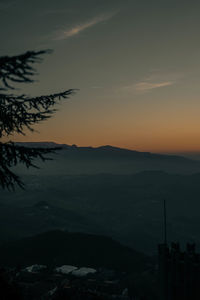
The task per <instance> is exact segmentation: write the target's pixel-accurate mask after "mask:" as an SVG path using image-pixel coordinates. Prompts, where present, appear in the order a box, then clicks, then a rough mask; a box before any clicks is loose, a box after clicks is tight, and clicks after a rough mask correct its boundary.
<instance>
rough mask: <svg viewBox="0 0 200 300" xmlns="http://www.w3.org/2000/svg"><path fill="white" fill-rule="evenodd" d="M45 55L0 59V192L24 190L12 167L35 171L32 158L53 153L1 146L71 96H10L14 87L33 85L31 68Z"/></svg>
mask: <svg viewBox="0 0 200 300" xmlns="http://www.w3.org/2000/svg"><path fill="white" fill-rule="evenodd" d="M49 52H51V51H50V50H43V51H28V52H26V53H24V54H22V55H17V56H3V57H0V139H1V142H0V187H2V188H3V189H14V187H15V185H18V186H20V187H21V188H23V187H24V183H23V182H22V181H21V179H20V177H19V176H18V175H16V174H15V173H14V172H13V171H12V170H11V169H12V167H13V166H16V165H18V164H19V163H22V164H24V165H25V166H26V167H27V168H29V167H36V166H35V165H34V163H33V160H34V159H35V158H40V159H41V160H43V161H45V160H46V159H48V158H47V157H46V156H45V154H47V153H51V152H53V151H55V148H54V149H52V148H50V149H44V148H28V147H22V146H19V145H16V144H15V143H13V142H12V141H9V142H3V140H5V137H7V138H8V137H9V136H10V135H12V134H14V133H18V134H23V135H25V133H24V131H25V129H28V130H30V131H34V129H33V128H32V126H33V125H34V124H36V123H40V122H42V121H45V120H47V119H48V118H50V117H51V116H52V114H53V113H54V112H55V111H56V109H55V108H54V106H55V104H57V103H58V102H59V101H60V100H61V99H64V98H68V97H69V96H70V95H72V94H73V93H74V89H69V90H65V91H64V92H61V93H56V94H52V95H45V96H39V97H28V96H27V95H24V94H21V95H14V94H13V93H11V90H15V88H14V86H13V84H15V83H32V82H34V80H33V75H35V74H36V70H35V69H34V68H33V64H34V63H37V62H41V60H42V59H41V56H42V55H43V54H47V53H49ZM8 91H10V93H8Z"/></svg>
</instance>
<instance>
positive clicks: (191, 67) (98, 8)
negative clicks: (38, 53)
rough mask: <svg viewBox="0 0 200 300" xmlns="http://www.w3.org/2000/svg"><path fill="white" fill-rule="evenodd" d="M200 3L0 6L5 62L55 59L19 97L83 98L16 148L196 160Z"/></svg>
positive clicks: (80, 1) (81, 0)
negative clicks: (33, 53)
mask: <svg viewBox="0 0 200 300" xmlns="http://www.w3.org/2000/svg"><path fill="white" fill-rule="evenodd" d="M199 14H200V2H199V1H195V0H191V1H188V0H187V1H184V0H182V1H179V0H173V1H171V0H168V1H166V0H165V1H162V0H159V1H158V0H156V1H153V0H152V1H151V0H136V1H134V0H68V1H66V0H65V1H64V0H57V1H55V0H40V1H38V0H34V1H30V0H29V1H27V0H5V1H4V0H0V25H1V26H0V35H1V45H0V56H4V55H17V54H21V53H23V52H25V51H27V50H39V49H53V53H52V54H50V55H49V54H48V55H46V56H45V57H44V60H43V62H42V63H41V64H38V65H37V66H36V65H35V67H37V71H38V75H37V76H36V77H35V79H36V82H35V83H34V84H29V85H21V86H18V88H21V90H17V91H16V93H22V92H23V93H27V94H28V95H32V96H37V95H48V94H51V93H57V92H59V91H64V90H66V89H70V88H76V89H78V90H77V92H76V93H75V95H73V96H72V97H70V99H67V100H64V101H62V102H61V103H60V104H59V105H58V107H57V108H58V111H57V112H56V114H55V115H54V116H53V118H51V119H50V120H48V121H46V122H43V123H40V125H36V126H35V127H34V128H35V129H36V132H35V133H30V132H26V136H14V137H13V139H14V140H16V141H55V142H58V143H66V144H76V145H79V146H100V145H108V144H109V145H113V146H118V147H123V148H129V149H135V150H139V151H151V152H165V153H175V152H177V153H178V152H192V151H194V152H195V151H197V152H198V151H200V118H199V114H200V35H199V28H200V18H199Z"/></svg>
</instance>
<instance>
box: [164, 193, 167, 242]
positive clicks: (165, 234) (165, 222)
mask: <svg viewBox="0 0 200 300" xmlns="http://www.w3.org/2000/svg"><path fill="white" fill-rule="evenodd" d="M163 208H164V244H165V245H167V214H166V200H165V199H164V207H163Z"/></svg>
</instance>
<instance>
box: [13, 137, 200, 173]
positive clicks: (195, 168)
mask: <svg viewBox="0 0 200 300" xmlns="http://www.w3.org/2000/svg"><path fill="white" fill-rule="evenodd" d="M17 144H18V145H21V146H25V147H39V148H40V147H41V148H55V149H56V148H60V150H58V151H56V154H52V155H50V157H51V158H53V159H54V160H53V161H51V162H46V163H45V164H40V163H39V166H41V167H42V170H40V172H42V173H43V172H44V173H45V171H47V170H48V173H49V172H53V173H54V174H55V173H59V174H62V175H63V174H69V175H71V174H75V175H78V174H99V173H112V174H134V173H137V172H141V171H146V170H161V171H166V172H169V173H183V174H192V173H195V172H200V162H199V161H195V160H192V159H188V158H185V157H183V156H177V155H164V154H155V153H150V152H139V151H134V150H128V149H123V148H118V147H113V146H109V145H106V146H101V147H78V146H76V145H71V146H70V145H66V144H57V143H54V142H35V143H34V142H31V143H17Z"/></svg>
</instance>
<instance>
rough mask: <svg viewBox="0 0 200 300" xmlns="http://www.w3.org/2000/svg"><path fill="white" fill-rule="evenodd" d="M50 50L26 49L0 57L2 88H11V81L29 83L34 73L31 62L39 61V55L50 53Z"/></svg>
mask: <svg viewBox="0 0 200 300" xmlns="http://www.w3.org/2000/svg"><path fill="white" fill-rule="evenodd" d="M50 52H51V50H42V51H27V52H26V53H24V54H21V55H17V56H2V57H0V84H2V85H3V86H4V87H0V90H3V89H8V88H9V89H13V86H11V82H23V83H31V82H33V81H34V80H33V79H31V77H32V76H33V75H35V74H36V70H35V69H34V68H33V67H32V64H33V63H36V62H41V58H40V55H43V54H47V53H50Z"/></svg>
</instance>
